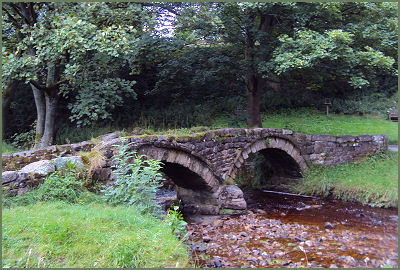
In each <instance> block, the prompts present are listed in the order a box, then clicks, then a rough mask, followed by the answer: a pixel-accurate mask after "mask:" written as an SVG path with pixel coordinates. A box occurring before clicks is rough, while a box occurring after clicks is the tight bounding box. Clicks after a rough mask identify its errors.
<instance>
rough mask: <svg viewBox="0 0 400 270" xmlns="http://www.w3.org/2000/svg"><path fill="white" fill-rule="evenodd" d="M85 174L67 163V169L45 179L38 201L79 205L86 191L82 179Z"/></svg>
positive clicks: (39, 191)
mask: <svg viewBox="0 0 400 270" xmlns="http://www.w3.org/2000/svg"><path fill="white" fill-rule="evenodd" d="M84 174H85V173H84V172H83V171H78V170H76V169H75V165H74V164H73V163H71V162H67V164H66V169H65V170H61V171H56V172H54V173H52V174H50V175H49V176H48V177H47V178H45V180H44V182H43V184H41V185H40V186H39V188H38V191H37V192H38V194H37V196H38V199H39V200H41V201H54V200H59V201H65V202H69V203H77V202H78V198H79V196H80V195H81V193H82V192H83V191H84V188H83V182H82V179H84V176H85V175H84Z"/></svg>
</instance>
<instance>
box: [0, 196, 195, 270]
mask: <svg viewBox="0 0 400 270" xmlns="http://www.w3.org/2000/svg"><path fill="white" fill-rule="evenodd" d="M2 225H3V226H2V254H3V255H2V256H3V257H2V266H3V267H21V268H22V267H27V268H32V267H68V268H82V267H90V268H92V267H107V268H116V267H130V268H136V267H143V268H147V267H168V266H173V267H175V266H177V265H178V266H181V267H182V266H186V265H187V264H188V261H189V257H188V252H187V250H186V249H185V247H184V245H183V244H179V240H178V239H177V238H176V237H175V236H174V235H173V234H172V233H171V230H170V228H169V227H168V226H167V224H165V223H162V222H160V220H157V219H155V218H154V217H151V216H145V215H141V214H139V213H138V212H137V211H136V210H135V208H134V207H129V208H127V207H111V206H108V205H104V204H98V203H95V204H91V205H71V204H66V203H62V202H48V203H37V204H33V205H27V206H18V207H13V208H6V209H3V219H2Z"/></svg>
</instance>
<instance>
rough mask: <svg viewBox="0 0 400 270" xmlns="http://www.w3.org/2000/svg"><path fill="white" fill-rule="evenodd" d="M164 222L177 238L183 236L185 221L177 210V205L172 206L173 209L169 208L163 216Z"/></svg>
mask: <svg viewBox="0 0 400 270" xmlns="http://www.w3.org/2000/svg"><path fill="white" fill-rule="evenodd" d="M165 222H166V223H167V224H168V226H169V227H170V228H171V231H172V233H174V234H175V235H176V236H178V238H181V239H182V238H183V237H184V236H185V234H186V225H187V223H186V221H184V220H183V216H182V213H181V212H180V211H179V206H176V205H175V206H174V207H173V209H169V210H168V213H167V215H166V217H165Z"/></svg>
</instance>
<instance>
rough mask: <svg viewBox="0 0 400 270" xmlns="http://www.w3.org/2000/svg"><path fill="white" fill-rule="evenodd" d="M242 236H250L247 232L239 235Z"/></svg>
mask: <svg viewBox="0 0 400 270" xmlns="http://www.w3.org/2000/svg"><path fill="white" fill-rule="evenodd" d="M239 235H240V236H242V237H247V236H249V235H248V234H247V233H245V232H240V234H239Z"/></svg>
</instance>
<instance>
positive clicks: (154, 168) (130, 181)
mask: <svg viewBox="0 0 400 270" xmlns="http://www.w3.org/2000/svg"><path fill="white" fill-rule="evenodd" d="M125 142H126V140H124V139H122V143H121V145H119V146H118V154H117V155H116V156H114V162H115V163H116V165H114V166H113V169H114V170H113V174H114V175H115V176H116V180H115V182H114V186H109V187H107V188H106V189H105V190H103V192H104V196H105V199H106V201H107V202H109V203H111V204H113V205H118V204H123V205H128V206H130V205H133V204H136V205H137V208H138V209H139V210H141V212H142V213H153V214H155V213H159V212H160V211H161V207H160V206H159V205H158V204H157V203H156V191H157V189H158V188H159V187H161V185H160V184H159V182H160V180H161V179H162V176H161V173H160V172H159V170H160V169H161V162H160V161H157V160H153V159H145V156H144V155H137V154H136V152H134V151H131V152H129V150H128V148H129V146H130V145H131V143H128V144H125Z"/></svg>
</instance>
